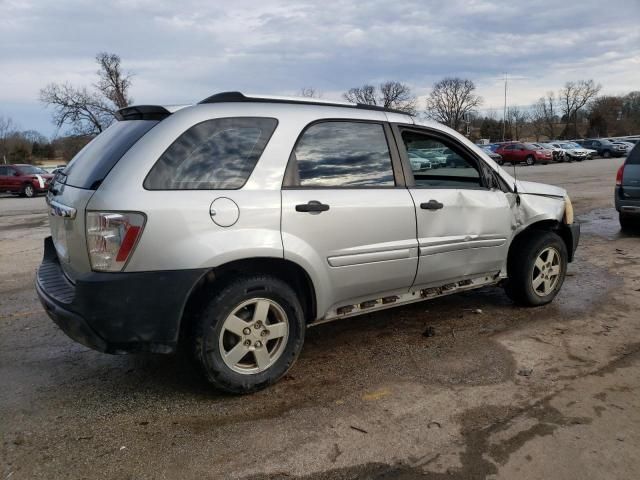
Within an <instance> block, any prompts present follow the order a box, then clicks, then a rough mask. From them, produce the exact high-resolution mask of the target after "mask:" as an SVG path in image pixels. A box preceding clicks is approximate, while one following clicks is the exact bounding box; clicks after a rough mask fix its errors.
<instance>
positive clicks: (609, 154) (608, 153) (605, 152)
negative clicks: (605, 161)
mask: <svg viewBox="0 0 640 480" xmlns="http://www.w3.org/2000/svg"><path fill="white" fill-rule="evenodd" d="M602 156H603V157H604V158H609V157H611V152H610V151H609V150H605V151H604V152H602Z"/></svg>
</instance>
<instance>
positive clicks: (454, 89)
mask: <svg viewBox="0 0 640 480" xmlns="http://www.w3.org/2000/svg"><path fill="white" fill-rule="evenodd" d="M95 60H96V63H97V65H98V69H97V71H96V81H95V83H93V84H91V85H89V86H82V87H77V86H74V85H71V84H70V83H68V82H66V83H50V84H48V85H46V86H45V87H44V88H42V90H41V91H40V101H41V102H42V103H43V105H45V106H46V107H47V108H49V109H50V110H51V113H52V121H53V123H54V124H55V126H56V127H57V130H58V132H60V131H62V130H63V129H65V130H64V133H63V134H62V135H56V138H55V139H54V140H48V139H47V138H46V137H44V136H43V135H41V134H40V133H38V132H36V131H33V130H26V131H20V130H19V129H18V128H17V126H16V125H15V124H14V123H13V122H12V120H11V119H10V118H5V117H1V116H0V162H2V161H4V162H7V163H18V162H34V161H38V160H43V159H53V158H59V159H62V160H65V161H68V160H69V159H70V158H72V157H73V156H74V155H75V154H76V153H77V152H78V151H79V150H80V149H81V148H82V147H83V146H84V145H86V143H87V142H89V141H90V140H91V139H92V138H93V137H94V136H95V135H97V134H99V133H100V132H102V131H103V130H104V129H105V128H107V127H108V126H109V125H110V124H111V123H112V122H113V121H114V120H115V113H116V112H117V111H118V110H119V109H120V108H124V107H127V106H129V105H131V104H132V102H133V99H132V98H131V95H130V93H129V92H130V88H131V85H132V81H133V75H132V74H131V73H130V72H128V71H125V70H124V69H123V67H122V65H121V63H122V61H121V58H120V57H119V56H118V55H116V54H113V53H107V52H101V53H98V54H97V55H96V58H95ZM601 90H602V86H601V85H600V84H596V83H595V82H594V81H593V80H577V81H569V82H567V83H565V85H564V87H562V88H561V89H559V90H558V91H557V92H553V91H550V92H547V93H546V94H545V95H544V96H542V97H540V98H539V99H538V100H537V101H536V102H535V104H533V105H531V106H527V107H510V108H509V109H508V111H507V114H506V116H505V118H498V115H497V114H496V113H495V111H492V112H490V113H489V114H485V115H481V114H480V113H479V109H480V108H481V107H482V106H483V103H484V100H483V98H482V97H481V96H479V95H478V94H477V92H476V85H475V83H474V82H473V81H472V80H470V79H466V78H459V77H447V78H444V79H442V80H440V81H438V82H436V83H434V84H433V86H432V89H431V91H430V93H429V95H428V96H427V97H426V99H425V100H424V102H423V103H422V104H420V102H419V99H418V97H417V96H416V95H415V94H414V93H413V91H412V89H411V87H410V86H409V85H408V84H406V83H403V82H400V81H396V80H391V81H385V82H382V83H380V84H378V85H372V84H364V85H361V86H356V87H352V88H349V89H348V90H347V91H345V92H344V93H343V98H344V99H345V100H346V101H349V102H353V103H362V104H367V105H377V106H381V107H386V108H391V109H395V110H398V111H401V112H406V113H408V114H411V115H417V116H421V117H425V118H429V119H432V120H435V121H437V122H440V123H443V124H445V125H447V126H449V127H451V128H453V129H455V130H457V131H460V132H462V133H465V134H467V135H468V136H470V137H472V139H474V140H475V139H478V138H487V139H489V140H491V141H499V140H512V139H522V138H523V137H527V138H528V137H530V138H535V139H536V140H541V139H543V138H546V139H556V138H561V139H563V138H579V137H603V136H623V135H629V134H638V133H640V91H633V92H630V93H627V94H625V95H618V96H616V95H600V91H601ZM299 94H300V95H301V96H304V97H312V98H319V97H321V94H320V93H319V92H318V91H317V90H316V89H315V88H314V87H305V88H303V89H301V91H300V93H299Z"/></svg>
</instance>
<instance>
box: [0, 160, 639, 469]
mask: <svg viewBox="0 0 640 480" xmlns="http://www.w3.org/2000/svg"><path fill="white" fill-rule="evenodd" d="M620 163H621V160H619V159H618V160H611V159H609V160H605V159H603V160H593V161H589V162H585V163H582V164H568V165H567V164H560V165H549V166H535V167H529V168H525V167H522V168H519V172H518V175H519V177H520V178H525V179H528V180H537V181H542V182H548V183H554V184H557V185H561V186H564V187H565V188H567V189H568V190H569V193H570V195H571V196H572V198H573V200H574V205H575V207H576V211H577V214H578V215H579V220H580V222H581V223H582V228H583V230H582V231H583V237H582V241H581V244H580V247H579V250H578V252H577V260H576V262H574V263H573V264H571V266H570V268H569V276H568V278H567V280H566V283H565V286H564V287H563V290H562V292H561V294H560V296H559V297H558V298H557V299H556V301H554V302H553V303H552V304H551V305H548V306H546V307H542V308H538V309H522V308H517V307H514V306H513V305H512V304H511V303H510V301H509V300H508V299H507V297H506V296H505V295H504V293H503V292H502V291H501V290H500V289H498V288H486V289H483V290H480V291H476V292H471V293H466V294H462V295H458V296H452V297H448V298H444V299H440V300H436V301H432V302H430V303H422V304H416V305H413V306H409V307H406V308H399V309H395V310H390V311H386V312H379V313H377V314H372V315H369V316H364V317H359V318H357V319H352V320H345V321H344V322H342V323H340V322H338V323H333V324H327V325H324V326H319V327H315V328H312V329H310V330H309V332H308V336H307V342H306V345H305V349H304V351H303V354H302V356H301V358H300V360H299V362H298V363H297V365H296V366H295V367H294V368H293V369H292V371H291V372H290V374H289V375H287V376H286V377H285V379H284V380H283V381H281V382H280V383H279V384H277V385H276V386H274V387H272V388H270V389H268V390H266V391H264V392H260V393H258V394H255V395H252V396H247V397H231V396H225V395H221V394H219V393H217V392H215V391H212V390H210V389H208V388H207V387H205V386H203V385H202V383H201V382H200V379H199V377H198V376H197V375H196V374H195V373H194V372H193V371H192V369H191V367H190V366H189V363H188V361H187V360H186V359H185V358H184V357H183V356H180V355H178V356H153V355H144V356H108V355H103V354H99V353H96V352H93V351H90V350H88V349H86V348H84V347H82V346H80V345H78V344H75V343H73V342H72V341H71V340H69V339H68V338H67V337H66V336H65V335H64V334H63V333H61V332H60V331H59V330H58V329H57V328H56V327H55V326H54V324H53V323H52V322H51V321H50V320H49V319H48V318H47V317H46V315H45V314H44V312H43V311H42V309H41V307H40V305H39V303H38V301H37V299H36V294H35V292H34V289H33V278H34V269H35V267H36V265H37V264H38V263H39V261H40V257H41V253H42V238H43V237H45V236H46V235H47V217H46V215H45V214H44V213H43V211H44V202H43V200H42V198H40V199H36V200H25V199H12V198H7V197H3V198H0V214H1V215H2V217H1V218H0V265H1V266H2V267H1V271H0V380H1V384H2V388H1V389H0V432H1V434H2V445H1V450H0V465H1V469H0V474H2V478H11V479H33V478H47V479H52V478H91V479H94V478H113V479H116V478H117V479H128V478H131V479H142V478H154V479H164V478H167V479H174V478H188V479H190V478H198V479H205V478H207V479H208V478H242V479H244V478H252V479H262V478H279V479H280V478H281V479H291V478H304V479H355V478H367V479H373V478H375V479H383V478H384V479H413V478H420V479H422V478H424V479H438V478H447V479H472V478H473V479H475V478H504V479H514V478H519V479H550V478H554V479H555V478H559V479H578V478H579V479H602V478H608V479H614V478H615V479H632V478H638V476H639V475H640V456H638V451H640V395H639V394H640V317H639V316H638V310H639V309H640V237H639V236H633V235H623V234H621V233H620V232H619V227H618V223H617V217H616V212H615V210H614V209H613V208H612V205H613V196H612V192H613V179H614V178H615V171H616V169H617V167H618V166H619V165H620ZM24 202H29V204H26V203H24ZM477 309H480V310H477ZM477 312H479V313H477ZM428 326H431V327H433V328H434V330H435V336H432V337H425V336H423V332H424V331H425V329H426V327H428Z"/></svg>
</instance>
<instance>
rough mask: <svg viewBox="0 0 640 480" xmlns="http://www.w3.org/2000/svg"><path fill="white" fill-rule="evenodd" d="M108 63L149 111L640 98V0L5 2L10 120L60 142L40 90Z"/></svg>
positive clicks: (2, 29) (2, 45) (1, 91)
mask: <svg viewBox="0 0 640 480" xmlns="http://www.w3.org/2000/svg"><path fill="white" fill-rule="evenodd" d="M99 51H108V52H113V53H117V54H119V55H120V56H121V57H122V60H123V65H124V67H125V69H127V70H129V71H131V72H132V73H134V75H135V77H134V80H133V88H132V95H133V97H134V100H135V102H136V103H160V104H176V103H193V102H197V101H198V100H201V99H202V98H204V97H207V96H209V95H211V94H212V93H215V92H219V91H224V90H241V91H245V92H251V93H268V94H287V95H291V94H295V93H296V92H298V91H299V90H300V88H301V87H306V86H309V87H314V88H316V89H317V90H318V91H320V92H321V93H322V95H323V97H324V98H327V99H339V98H340V95H341V93H342V92H343V91H345V90H346V89H348V88H349V87H352V86H357V85H361V84H363V83H374V84H375V83H378V82H380V81H384V80H392V79H393V80H400V81H403V82H406V83H408V84H409V85H411V87H412V88H413V90H414V92H415V93H416V94H417V95H420V96H424V95H426V94H428V92H429V90H430V86H431V85H432V84H433V83H434V82H435V81H437V80H439V79H441V78H442V77H444V76H462V77H467V78H470V79H472V80H473V81H474V82H476V85H477V87H478V93H479V94H480V95H481V96H482V97H484V99H485V103H484V108H491V107H492V108H496V109H497V110H500V109H501V108H502V102H503V100H502V98H503V90H502V89H503V72H505V71H506V72H509V76H510V79H511V80H510V88H509V102H510V103H511V104H514V105H526V104H530V103H533V102H534V101H535V100H536V99H537V98H538V97H540V96H541V95H543V94H544V93H545V92H546V91H547V90H557V89H558V88H560V87H561V86H562V85H563V84H564V82H566V81H568V80H576V79H582V78H585V79H588V78H593V79H594V80H596V81H597V82H599V83H601V84H602V85H603V87H604V90H603V91H604V92H605V93H612V94H618V93H626V92H627V91H630V90H633V89H635V90H640V0H577V1H575V0H528V1H517V0H506V1H501V0H500V1H499V0H447V1H415V0H406V1H405V0H383V1H381V0H368V1H353V0H352V1H349V0H321V1H320V0H314V1H306V2H293V1H284V0H283V1H279V0H278V1H271V0H261V1H260V0H232V1H230V0H225V1H217V0H203V1H200V0H181V1H180V2H175V1H164V0H122V1H107V0H102V1H89V0H87V1H81V0H51V1H46V0H41V1H33V0H0V116H1V115H4V116H10V117H12V118H13V120H14V121H15V122H16V123H18V125H19V126H20V128H22V129H32V128H33V129H37V130H40V131H42V132H43V133H45V134H47V135H50V134H53V133H54V130H55V129H54V128H53V126H52V125H51V122H50V116H49V112H48V111H47V110H45V109H44V108H43V107H42V105H40V104H39V103H38V100H37V98H38V92H39V90H40V88H42V87H43V86H45V85H46V84H47V83H49V82H63V81H69V82H71V83H73V84H74V85H77V86H81V85H89V84H91V83H93V82H94V81H95V70H96V68H97V67H96V65H95V63H94V62H95V60H94V57H95V54H96V53H97V52H99ZM423 104H424V102H423V101H421V105H420V106H421V108H422V107H423Z"/></svg>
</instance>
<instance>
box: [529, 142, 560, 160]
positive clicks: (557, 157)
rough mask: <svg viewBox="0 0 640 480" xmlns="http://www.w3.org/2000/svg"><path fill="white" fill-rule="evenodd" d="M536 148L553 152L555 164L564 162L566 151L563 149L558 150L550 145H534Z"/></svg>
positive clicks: (552, 156) (537, 143)
mask: <svg viewBox="0 0 640 480" xmlns="http://www.w3.org/2000/svg"><path fill="white" fill-rule="evenodd" d="M532 145H535V146H536V147H539V148H541V149H543V150H551V158H552V159H553V161H554V162H564V150H563V149H562V148H558V147H556V146H554V145H552V144H550V143H539V142H536V143H532Z"/></svg>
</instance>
